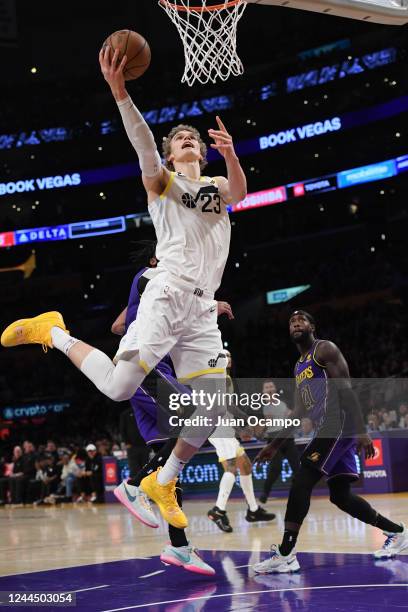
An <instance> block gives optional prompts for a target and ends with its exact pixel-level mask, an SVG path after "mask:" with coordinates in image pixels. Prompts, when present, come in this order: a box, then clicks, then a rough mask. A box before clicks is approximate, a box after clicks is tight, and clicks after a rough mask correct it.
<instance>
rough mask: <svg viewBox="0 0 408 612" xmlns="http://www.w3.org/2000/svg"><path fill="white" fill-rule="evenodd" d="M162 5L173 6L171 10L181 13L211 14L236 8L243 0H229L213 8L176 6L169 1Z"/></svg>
mask: <svg viewBox="0 0 408 612" xmlns="http://www.w3.org/2000/svg"><path fill="white" fill-rule="evenodd" d="M159 2H160V4H167V6H171V8H174V9H176V11H179V12H180V13H188V12H189V11H196V12H198V13H207V12H208V13H211V11H220V10H222V9H224V8H230V7H231V6H235V5H236V4H238V3H239V2H241V0H229V2H222V3H221V4H214V5H213V6H189V7H186V6H179V5H178V4H174V3H173V2H168V0H159Z"/></svg>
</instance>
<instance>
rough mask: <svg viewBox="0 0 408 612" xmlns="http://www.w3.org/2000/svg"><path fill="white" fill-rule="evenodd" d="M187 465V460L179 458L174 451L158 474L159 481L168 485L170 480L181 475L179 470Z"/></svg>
mask: <svg viewBox="0 0 408 612" xmlns="http://www.w3.org/2000/svg"><path fill="white" fill-rule="evenodd" d="M185 465H186V461H182V460H181V459H179V458H178V457H177V456H176V455H175V454H174V451H172V453H171V455H170V457H169V458H168V459H167V461H166V463H165V464H164V466H163V467H162V469H161V470H160V472H159V473H158V475H157V482H158V483H159V484H161V485H166V484H167V483H169V482H170V480H174V478H177V476H178V475H179V472H180V471H181V470H182V469H183V467H184V466H185Z"/></svg>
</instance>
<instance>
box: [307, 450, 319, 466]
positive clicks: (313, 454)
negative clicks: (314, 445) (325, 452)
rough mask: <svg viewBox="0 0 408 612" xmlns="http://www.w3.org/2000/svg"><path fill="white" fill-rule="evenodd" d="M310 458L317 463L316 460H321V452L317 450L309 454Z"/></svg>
mask: <svg viewBox="0 0 408 612" xmlns="http://www.w3.org/2000/svg"><path fill="white" fill-rule="evenodd" d="M308 459H310V461H313V463H316V461H319V459H320V453H318V452H317V451H315V452H314V453H312V454H311V455H309V456H308Z"/></svg>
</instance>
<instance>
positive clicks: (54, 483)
mask: <svg viewBox="0 0 408 612" xmlns="http://www.w3.org/2000/svg"><path fill="white" fill-rule="evenodd" d="M61 469H62V467H61V465H60V464H59V463H57V461H56V458H55V456H54V455H53V453H46V455H45V468H44V479H43V482H42V491H41V496H42V499H43V500H44V501H45V502H47V499H48V498H49V497H50V496H51V495H55V493H56V492H57V489H58V485H59V483H60V481H61ZM48 501H49V500H48Z"/></svg>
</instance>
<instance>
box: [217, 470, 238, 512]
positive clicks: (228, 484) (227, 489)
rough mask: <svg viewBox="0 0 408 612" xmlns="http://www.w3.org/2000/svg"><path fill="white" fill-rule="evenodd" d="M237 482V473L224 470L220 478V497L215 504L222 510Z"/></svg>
mask: <svg viewBox="0 0 408 612" xmlns="http://www.w3.org/2000/svg"><path fill="white" fill-rule="evenodd" d="M234 482H235V474H233V473H232V472H224V474H223V475H222V478H221V480H220V488H219V490H218V497H217V501H216V503H215V505H216V506H217V508H219V509H220V510H225V508H226V507H227V502H228V499H229V496H230V495H231V491H232V487H233V486H234Z"/></svg>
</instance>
